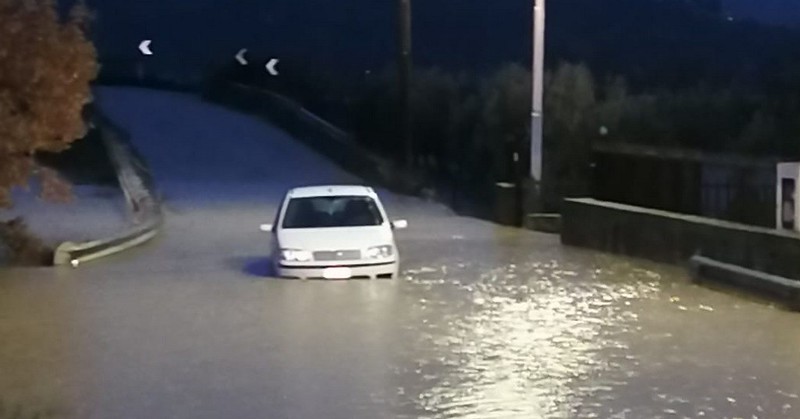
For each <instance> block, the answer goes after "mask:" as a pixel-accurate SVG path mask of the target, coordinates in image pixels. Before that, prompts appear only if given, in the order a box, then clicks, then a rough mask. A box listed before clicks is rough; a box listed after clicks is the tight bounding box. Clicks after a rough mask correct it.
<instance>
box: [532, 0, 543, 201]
mask: <svg viewBox="0 0 800 419" xmlns="http://www.w3.org/2000/svg"><path fill="white" fill-rule="evenodd" d="M545 1H546V0H533V2H534V5H533V34H532V35H533V42H532V43H533V62H532V68H531V75H532V77H533V80H531V86H532V92H531V95H532V96H531V172H530V176H531V180H532V181H533V189H534V190H533V191H530V193H533V194H535V196H534V197H533V201H532V202H533V203H534V206H535V207H536V208H532V210H534V211H540V210H541V204H542V122H543V119H544V110H543V106H542V96H543V91H544V27H545Z"/></svg>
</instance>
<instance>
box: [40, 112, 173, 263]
mask: <svg viewBox="0 0 800 419" xmlns="http://www.w3.org/2000/svg"><path fill="white" fill-rule="evenodd" d="M95 125H96V126H97V127H98V128H99V129H100V130H101V133H102V137H103V141H104V143H105V145H106V149H107V151H108V155H109V158H110V159H111V162H112V163H113V165H114V168H115V169H116V172H117V178H118V180H119V185H120V188H121V189H122V192H123V194H124V195H125V202H126V203H127V208H128V211H129V218H130V220H131V223H132V226H131V227H130V228H128V229H127V230H125V231H123V232H121V233H119V234H117V235H114V236H112V237H108V238H104V239H100V240H91V241H86V242H80V243H76V242H70V241H67V242H64V243H61V244H60V245H59V246H58V247H57V248H56V250H55V253H54V255H53V264H54V265H57V266H58V265H68V264H69V265H72V266H73V267H77V266H78V265H80V264H81V263H83V262H86V261H90V260H94V259H98V258H101V257H104V256H108V255H111V254H114V253H119V252H122V251H124V250H127V249H130V248H132V247H135V246H138V245H141V244H143V243H145V242H147V241H149V240H150V239H152V238H153V237H155V236H156V235H157V234H158V231H159V230H160V228H161V224H162V222H163V217H162V213H161V201H160V199H159V197H158V194H157V193H156V191H155V187H154V185H153V181H152V177H151V176H150V174H149V171H148V170H147V167H146V165H145V164H144V162H143V161H141V160H140V159H139V158H138V156H137V155H136V154H135V153H134V152H133V150H131V149H130V146H129V145H128V144H129V143H127V142H126V141H123V138H124V137H125V136H126V134H125V133H124V132H122V131H121V130H120V129H119V128H117V127H115V126H114V125H113V124H112V123H111V121H110V120H109V119H108V118H106V117H105V116H104V115H102V114H101V113H97V112H96V114H95Z"/></svg>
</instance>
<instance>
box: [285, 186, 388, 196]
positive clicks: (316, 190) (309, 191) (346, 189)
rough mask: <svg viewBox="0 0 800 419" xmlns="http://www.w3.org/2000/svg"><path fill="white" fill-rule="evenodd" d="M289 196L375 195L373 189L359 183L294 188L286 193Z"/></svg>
mask: <svg viewBox="0 0 800 419" xmlns="http://www.w3.org/2000/svg"><path fill="white" fill-rule="evenodd" d="M287 196H288V197H289V198H311V197H314V196H369V197H375V191H374V190H373V189H372V188H370V187H368V186H361V185H319V186H303V187H300V188H294V189H291V190H290V191H289V193H288V194H287Z"/></svg>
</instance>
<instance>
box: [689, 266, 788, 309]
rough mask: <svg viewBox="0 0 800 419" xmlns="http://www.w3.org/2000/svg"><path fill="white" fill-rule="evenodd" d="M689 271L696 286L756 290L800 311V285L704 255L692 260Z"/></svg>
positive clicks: (780, 277)
mask: <svg viewBox="0 0 800 419" xmlns="http://www.w3.org/2000/svg"><path fill="white" fill-rule="evenodd" d="M689 271H690V273H691V277H692V282H694V283H696V284H702V282H704V281H705V280H714V281H717V282H721V283H726V284H728V285H734V286H738V287H740V288H744V289H749V290H755V291H758V292H761V293H764V294H768V295H771V296H774V297H780V298H782V299H784V300H785V302H786V304H787V306H788V307H789V308H790V309H791V310H792V311H800V281H797V280H793V279H789V278H784V277H782V276H778V275H772V274H768V273H764V272H760V271H756V270H753V269H748V268H743V267H741V266H737V265H733V264H730V263H724V262H720V261H717V260H714V259H711V258H708V257H705V256H701V255H695V256H692V258H691V259H689Z"/></svg>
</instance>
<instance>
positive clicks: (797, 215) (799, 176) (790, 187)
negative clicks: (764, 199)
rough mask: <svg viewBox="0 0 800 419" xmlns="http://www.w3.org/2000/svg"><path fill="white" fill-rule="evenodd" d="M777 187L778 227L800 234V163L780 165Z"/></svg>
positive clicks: (776, 219)
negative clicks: (799, 202) (799, 203)
mask: <svg viewBox="0 0 800 419" xmlns="http://www.w3.org/2000/svg"><path fill="white" fill-rule="evenodd" d="M775 187H776V191H775V192H776V193H775V195H776V197H777V202H776V204H777V205H776V210H777V211H776V218H775V221H776V227H777V228H778V229H780V230H793V231H797V232H800V205H798V201H800V162H794V163H779V164H778V170H777V182H776V185H775Z"/></svg>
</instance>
